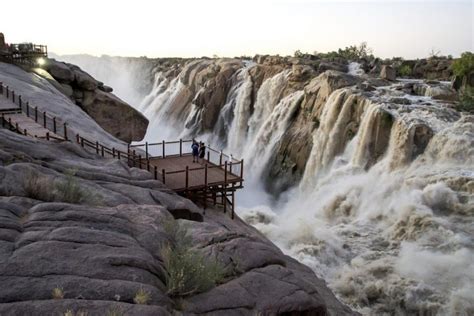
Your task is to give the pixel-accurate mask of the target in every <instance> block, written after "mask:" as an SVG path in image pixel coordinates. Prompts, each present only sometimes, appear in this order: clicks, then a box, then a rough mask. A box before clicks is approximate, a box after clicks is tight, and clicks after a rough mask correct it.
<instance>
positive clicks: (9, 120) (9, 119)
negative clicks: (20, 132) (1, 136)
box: [8, 117, 13, 130]
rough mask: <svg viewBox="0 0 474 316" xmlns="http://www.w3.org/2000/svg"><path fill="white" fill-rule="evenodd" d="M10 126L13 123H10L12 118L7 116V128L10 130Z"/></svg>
mask: <svg viewBox="0 0 474 316" xmlns="http://www.w3.org/2000/svg"><path fill="white" fill-rule="evenodd" d="M12 127H13V125H12V118H11V117H9V118H8V129H9V130H11V129H12Z"/></svg>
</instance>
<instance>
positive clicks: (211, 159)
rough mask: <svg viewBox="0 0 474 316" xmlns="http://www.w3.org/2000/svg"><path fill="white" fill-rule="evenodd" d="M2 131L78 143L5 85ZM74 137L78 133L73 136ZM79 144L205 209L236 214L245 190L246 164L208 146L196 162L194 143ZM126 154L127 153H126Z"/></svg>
mask: <svg viewBox="0 0 474 316" xmlns="http://www.w3.org/2000/svg"><path fill="white" fill-rule="evenodd" d="M0 127H1V128H8V129H9V130H11V131H15V132H17V133H19V134H22V135H25V136H30V137H35V138H44V139H46V140H49V141H59V142H62V141H72V140H73V139H74V137H69V136H68V135H69V134H70V131H69V130H68V126H67V123H66V122H60V121H59V120H57V119H56V117H53V116H50V115H49V114H48V113H46V112H42V111H39V110H38V107H33V106H32V105H30V104H29V102H27V101H26V102H25V101H24V100H23V99H22V97H21V95H18V94H16V93H15V91H13V90H11V89H10V88H9V87H7V86H5V85H3V84H2V83H1V82H0ZM71 136H72V135H71ZM75 141H76V142H77V143H78V144H79V145H80V146H81V147H82V148H84V149H85V150H87V151H89V152H94V153H96V154H97V155H100V156H102V157H104V158H113V159H118V160H124V161H126V162H127V164H128V165H129V166H130V167H137V168H140V169H145V170H148V171H149V172H150V173H151V174H152V176H153V177H154V178H155V179H157V180H158V179H160V180H161V181H162V182H163V183H164V184H165V185H167V186H168V187H169V188H170V189H171V190H173V191H175V192H176V193H178V194H180V195H182V196H185V197H187V198H189V199H191V200H193V201H194V202H196V203H198V204H202V206H203V207H204V210H205V209H206V208H207V205H208V204H210V203H211V204H213V205H218V206H222V208H223V210H224V212H227V210H230V212H231V216H232V218H233V217H234V210H235V192H236V191H237V190H238V189H241V188H243V181H244V179H243V172H244V168H243V166H244V161H243V160H238V159H234V158H233V157H232V155H226V154H224V153H223V152H222V151H217V150H215V149H213V148H210V147H206V153H205V157H204V158H200V159H199V162H193V156H192V149H191V144H192V143H193V140H182V139H181V140H179V141H171V142H166V141H162V142H159V143H144V144H134V145H128V148H126V149H122V150H121V149H118V148H110V147H107V146H104V145H103V144H101V143H99V142H98V141H97V140H95V141H94V140H89V139H87V138H85V137H82V136H81V135H79V134H76V135H75ZM125 150H126V151H125Z"/></svg>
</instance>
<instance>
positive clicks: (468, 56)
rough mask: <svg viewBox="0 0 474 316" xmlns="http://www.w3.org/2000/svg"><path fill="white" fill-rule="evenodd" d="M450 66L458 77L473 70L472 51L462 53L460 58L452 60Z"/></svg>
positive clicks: (473, 55) (473, 59)
mask: <svg viewBox="0 0 474 316" xmlns="http://www.w3.org/2000/svg"><path fill="white" fill-rule="evenodd" d="M452 68H453V73H454V74H455V75H456V76H459V77H462V76H466V75H468V74H469V73H470V72H472V71H474V53H471V52H464V53H462V54H461V58H458V59H456V60H455V61H454V62H453V65H452Z"/></svg>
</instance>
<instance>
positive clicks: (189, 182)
mask: <svg viewBox="0 0 474 316" xmlns="http://www.w3.org/2000/svg"><path fill="white" fill-rule="evenodd" d="M192 143H193V140H179V141H171V142H165V141H162V142H160V143H144V144H135V145H131V146H130V148H129V152H131V155H132V157H133V159H132V161H133V164H134V165H135V166H138V167H139V168H143V169H147V170H149V171H151V172H153V173H154V175H155V178H160V179H161V180H162V182H163V183H164V184H166V185H167V186H168V187H169V188H170V189H172V190H174V191H176V192H177V193H178V194H181V195H184V196H187V197H189V198H191V199H193V200H195V201H200V202H202V203H203V205H204V206H205V207H206V206H207V203H208V202H212V203H213V204H214V205H221V206H223V207H224V211H226V210H227V208H230V210H231V211H232V216H233V213H234V205H235V191H236V190H238V189H241V188H242V187H243V185H242V184H243V181H244V180H243V170H244V169H243V160H238V159H235V158H233V157H232V156H231V155H230V156H229V155H226V154H224V153H223V152H221V151H217V150H215V149H213V148H211V147H207V146H206V154H205V157H204V158H200V159H199V162H193V156H192V153H191V145H192Z"/></svg>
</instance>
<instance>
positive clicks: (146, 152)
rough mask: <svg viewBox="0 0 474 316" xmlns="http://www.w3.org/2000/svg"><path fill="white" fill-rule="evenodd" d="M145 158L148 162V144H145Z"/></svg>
mask: <svg viewBox="0 0 474 316" xmlns="http://www.w3.org/2000/svg"><path fill="white" fill-rule="evenodd" d="M145 158H146V160H148V142H145Z"/></svg>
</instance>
